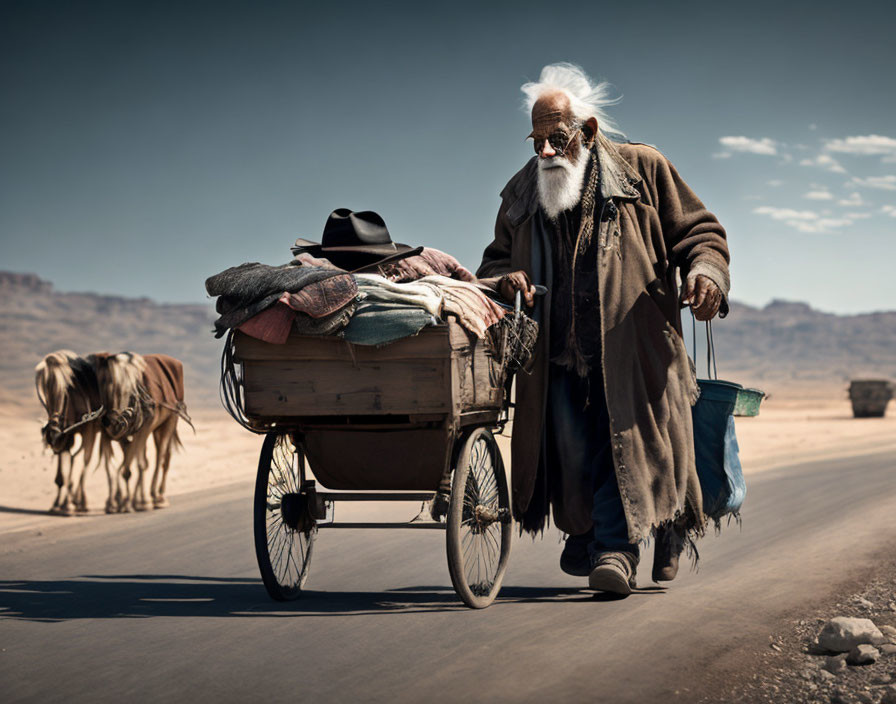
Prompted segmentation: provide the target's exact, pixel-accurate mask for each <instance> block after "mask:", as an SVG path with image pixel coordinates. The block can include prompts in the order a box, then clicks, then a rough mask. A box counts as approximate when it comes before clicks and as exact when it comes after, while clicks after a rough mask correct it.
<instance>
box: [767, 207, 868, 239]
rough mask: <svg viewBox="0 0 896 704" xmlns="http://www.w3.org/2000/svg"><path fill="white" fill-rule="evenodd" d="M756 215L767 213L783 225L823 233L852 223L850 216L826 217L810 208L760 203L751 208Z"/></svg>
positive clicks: (802, 230) (803, 230) (801, 230)
mask: <svg viewBox="0 0 896 704" xmlns="http://www.w3.org/2000/svg"><path fill="white" fill-rule="evenodd" d="M753 212H754V213H756V214H757V215H767V216H769V217H770V218H772V220H778V221H779V222H783V223H784V224H785V225H788V226H790V227H792V228H793V229H795V230H798V231H800V232H811V233H824V232H830V231H831V230H833V229H835V228H838V227H846V226H847V225H851V224H852V222H853V221H852V220H851V219H850V218H826V217H820V216H819V215H818V213H816V212H814V211H812V210H794V209H793V208H776V207H774V206H771V205H762V206H759V207H758V208H755V209H754V210H753Z"/></svg>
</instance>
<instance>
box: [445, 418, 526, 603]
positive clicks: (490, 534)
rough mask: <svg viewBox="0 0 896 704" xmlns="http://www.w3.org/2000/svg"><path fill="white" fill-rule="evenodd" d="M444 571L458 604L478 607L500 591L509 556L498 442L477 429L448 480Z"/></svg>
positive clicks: (510, 525)
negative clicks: (449, 495) (449, 488)
mask: <svg viewBox="0 0 896 704" xmlns="http://www.w3.org/2000/svg"><path fill="white" fill-rule="evenodd" d="M447 529H448V530H447V547H448V571H449V572H450V573H451V582H452V584H453V585H454V590H455V591H456V592H457V594H458V596H459V597H460V598H461V600H462V601H463V602H464V603H465V604H466V605H467V606H469V607H471V608H474V609H483V608H485V607H486V606H488V605H489V604H491V603H492V602H493V601H494V600H495V597H496V596H497V595H498V592H499V591H500V590H501V582H502V581H503V579H504V572H505V571H506V569H507V562H508V559H509V558H510V540H511V535H512V533H513V521H512V519H511V514H510V492H509V491H508V488H507V476H506V474H505V473H504V465H503V462H502V461H501V453H500V451H499V450H498V444H497V443H496V442H495V438H494V436H493V435H492V433H491V431H489V430H488V429H487V428H477V429H476V430H474V431H473V432H472V433H470V434H469V435H468V436H467V438H466V440H465V441H464V444H463V447H462V448H461V451H460V453H459V457H458V461H457V466H456V467H455V469H454V477H453V479H452V482H451V501H450V505H449V508H448V525H447Z"/></svg>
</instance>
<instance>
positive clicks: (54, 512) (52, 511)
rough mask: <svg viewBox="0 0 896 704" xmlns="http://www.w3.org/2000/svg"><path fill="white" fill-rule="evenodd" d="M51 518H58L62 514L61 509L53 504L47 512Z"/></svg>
mask: <svg viewBox="0 0 896 704" xmlns="http://www.w3.org/2000/svg"><path fill="white" fill-rule="evenodd" d="M47 513H49V514H50V515H51V516H58V515H60V514H61V513H62V509H61V508H59V504H53V505H52V506H50V510H49V511H47Z"/></svg>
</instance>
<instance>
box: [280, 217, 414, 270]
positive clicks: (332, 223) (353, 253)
mask: <svg viewBox="0 0 896 704" xmlns="http://www.w3.org/2000/svg"><path fill="white" fill-rule="evenodd" d="M422 250H423V248H422V247H411V246H409V245H406V244H400V243H398V242H393V241H392V238H391V237H390V236H389V230H388V229H387V228H386V223H385V222H384V221H383V219H382V218H381V217H380V216H379V214H377V213H375V212H373V211H372V210H364V211H362V212H359V213H356V212H354V211H352V210H349V209H348V208H338V209H336V210H334V211H333V212H332V213H330V217H328V218H327V223H326V224H325V225H324V234H323V237H322V238H321V242H320V244H318V243H317V242H311V241H309V240H305V239H302V238H299V239H297V240H296V243H295V245H294V246H293V247H292V253H293V254H300V253H302V252H307V253H308V254H311V255H312V256H315V257H316V256H326V257H327V258H328V259H330V261H332V262H333V263H334V264H336V265H337V266H340V265H342V264H348V265H349V266H351V267H355V266H358V265H360V264H363V265H365V266H372V265H373V264H380V263H383V262H384V261H386V260H388V261H393V260H395V259H404V258H405V257H410V256H413V255H415V254H419V253H420V252H421V251H422Z"/></svg>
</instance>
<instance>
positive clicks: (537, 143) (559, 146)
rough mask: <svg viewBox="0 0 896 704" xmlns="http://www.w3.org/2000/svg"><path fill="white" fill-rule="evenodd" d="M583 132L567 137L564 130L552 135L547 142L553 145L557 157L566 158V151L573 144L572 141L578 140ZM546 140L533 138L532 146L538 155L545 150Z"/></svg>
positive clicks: (576, 132)
mask: <svg viewBox="0 0 896 704" xmlns="http://www.w3.org/2000/svg"><path fill="white" fill-rule="evenodd" d="M581 131H582V130H580V129H578V130H575V131H574V132H573V133H572V134H571V135H567V134H566V132H563V131H562V130H557V131H556V132H554V133H553V134H551V135H550V136H549V137H548V139H547V141H548V143H549V144H550V145H551V149H553V150H554V151H555V152H556V153H557V156H564V155H565V154H566V150H567V149H569V145H570V144H572V141H573V140H574V139H575V138H576V136H577V135H578V134H579V132H581ZM544 142H545V140H544V138H543V137H542V138H541V139H537V138H533V142H532V146H533V147H534V148H535V153H536V154H541V150H542V149H543V148H544Z"/></svg>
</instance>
